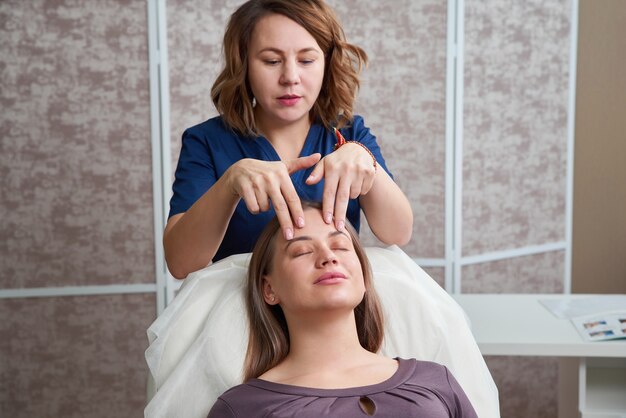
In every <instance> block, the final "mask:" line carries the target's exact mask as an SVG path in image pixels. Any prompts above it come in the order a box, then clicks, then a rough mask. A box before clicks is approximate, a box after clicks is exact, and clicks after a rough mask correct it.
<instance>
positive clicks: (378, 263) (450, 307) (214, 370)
mask: <svg viewBox="0 0 626 418" xmlns="http://www.w3.org/2000/svg"><path fill="white" fill-rule="evenodd" d="M366 252H367V255H368V257H369V260H370V263H371V265H372V270H373V272H374V285H375V286H376V290H377V291H378V293H379V295H380V298H381V303H382V305H383V309H384V312H385V327H386V328H385V340H384V342H383V348H382V353H383V354H385V355H387V356H390V357H403V358H413V357H414V358H417V359H419V360H430V361H436V362H438V363H441V364H444V365H446V366H447V367H448V368H449V369H450V370H451V371H452V373H453V374H454V376H455V377H456V379H457V380H458V381H459V383H460V384H461V386H462V387H463V389H464V390H465V392H466V393H467V396H468V398H469V399H470V401H471V402H472V405H473V406H474V409H475V410H476V412H477V414H478V416H479V417H481V418H492V417H493V418H497V417H499V416H500V413H499V404H498V391H497V389H496V386H495V384H494V382H493V379H492V378H491V374H490V373H489V370H488V369H487V366H486V364H485V362H484V360H483V358H482V356H481V354H480V351H479V349H478V346H477V345H476V342H475V340H474V338H473V336H472V334H471V331H470V327H469V321H468V319H467V317H466V316H465V314H464V312H463V310H462V309H461V307H460V306H459V305H458V304H457V303H456V302H455V301H454V299H452V297H450V295H448V294H447V293H446V292H445V291H444V290H443V289H442V288H441V287H440V286H439V285H438V284H437V283H436V282H435V281H434V280H433V279H432V278H431V277H430V276H428V274H426V272H424V271H423V270H422V269H421V268H420V267H419V266H418V265H417V264H415V263H414V262H413V260H411V259H410V258H409V257H408V256H407V255H406V254H405V253H404V252H402V250H400V249H399V248H398V247H395V246H394V247H390V248H388V249H383V248H367V249H366ZM248 260H249V254H242V255H234V256H231V257H228V258H226V259H224V260H221V261H220V262H218V263H215V264H213V265H211V266H209V267H207V268H205V269H203V270H200V271H197V272H195V273H192V274H190V275H189V276H188V277H187V279H185V282H184V283H183V286H182V287H181V290H180V292H179V293H178V295H177V296H176V298H175V299H174V301H173V302H172V303H171V304H170V305H169V306H168V307H167V309H166V310H165V311H164V312H163V314H162V315H161V316H159V318H157V320H156V321H155V322H154V323H153V324H152V325H151V326H150V328H149V329H148V339H149V341H150V346H149V347H148V349H147V350H146V361H147V363H148V367H149V369H150V375H151V379H152V380H153V381H152V384H153V387H154V389H155V390H156V393H154V396H153V397H152V399H151V400H150V402H149V403H148V405H147V407H146V409H145V411H144V414H145V417H146V418H157V417H167V418H171V417H181V418H183V417H184V418H196V417H198V418H200V417H206V415H207V414H208V412H209V410H210V408H211V406H212V405H213V403H214V402H215V399H216V398H217V397H218V396H219V395H220V394H221V393H222V392H224V391H225V390H226V389H228V388H229V387H231V386H234V385H236V384H239V383H241V369H242V365H243V359H244V355H245V350H246V344H247V330H246V316H245V309H244V296H243V287H244V284H245V275H246V268H247V263H248Z"/></svg>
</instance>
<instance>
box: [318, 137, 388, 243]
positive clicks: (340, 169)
mask: <svg viewBox="0 0 626 418" xmlns="http://www.w3.org/2000/svg"><path fill="white" fill-rule="evenodd" d="M375 176H376V168H375V166H374V162H373V160H372V156H371V155H370V154H369V153H368V152H367V151H366V150H365V149H363V147H362V146H360V145H357V144H354V143H350V142H348V143H346V144H343V145H342V146H341V147H339V149H337V150H335V151H334V152H332V153H330V154H328V155H327V156H325V157H324V158H322V159H321V160H320V162H318V163H317V165H316V166H315V168H314V169H313V171H312V172H311V175H310V176H309V177H308V178H307V180H306V183H307V184H309V185H312V184H317V183H319V182H320V181H321V180H322V178H323V179H324V193H323V196H322V214H323V217H324V221H325V222H326V223H327V224H331V223H332V222H333V218H334V221H335V228H337V230H338V231H342V230H343V228H344V226H345V219H346V212H347V210H348V202H349V200H350V199H356V198H357V197H359V196H362V195H365V194H367V192H369V191H370V189H371V188H372V186H373V184H374V180H375Z"/></svg>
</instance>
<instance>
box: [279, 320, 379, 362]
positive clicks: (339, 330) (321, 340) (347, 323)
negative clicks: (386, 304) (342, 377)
mask: <svg viewBox="0 0 626 418" xmlns="http://www.w3.org/2000/svg"><path fill="white" fill-rule="evenodd" d="M288 326H289V340H290V349H289V354H288V355H287V357H286V358H285V363H288V364H290V365H291V366H293V367H295V368H296V369H297V370H299V371H300V372H301V373H302V374H307V373H313V372H320V371H323V370H336V369H337V368H341V367H346V366H347V365H350V364H354V363H358V362H360V361H362V359H363V357H364V356H369V355H371V353H370V352H369V351H367V350H365V349H364V348H363V347H362V346H361V344H360V343H359V337H358V333H357V330H356V322H355V318H354V311H350V312H349V313H347V314H346V313H342V314H337V313H333V312H325V313H322V314H319V313H315V314H313V315H312V316H311V317H308V318H302V317H298V318H291V320H288Z"/></svg>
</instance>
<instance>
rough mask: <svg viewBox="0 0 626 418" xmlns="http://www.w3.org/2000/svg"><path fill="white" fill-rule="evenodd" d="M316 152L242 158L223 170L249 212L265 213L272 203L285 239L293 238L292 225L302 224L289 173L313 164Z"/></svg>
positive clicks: (301, 212)
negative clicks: (292, 157) (286, 157)
mask: <svg viewBox="0 0 626 418" xmlns="http://www.w3.org/2000/svg"><path fill="white" fill-rule="evenodd" d="M320 157H321V155H320V154H319V153H316V154H312V155H309V156H308V157H300V158H296V159H295V160H289V161H262V160H255V159H251V158H245V159H243V160H239V161H237V162H236V163H235V164H233V165H232V166H231V167H230V168H229V169H228V170H227V171H226V173H225V176H227V181H228V185H229V187H230V189H231V191H232V193H233V194H235V195H237V196H239V197H241V198H242V199H243V200H244V202H245V204H246V207H247V208H248V210H249V211H250V213H255V214H256V213H259V212H266V211H268V210H269V209H270V202H271V205H272V206H273V207H274V210H275V211H276V216H277V218H278V222H279V223H280V226H281V229H282V231H283V235H284V237H285V239H287V240H290V239H292V238H293V228H294V224H295V225H297V226H298V227H302V226H304V213H303V211H302V205H301V203H300V197H299V196H298V193H297V192H296V190H295V188H294V187H293V183H292V182H291V178H289V175H290V174H292V173H294V172H296V171H299V170H304V169H307V168H309V167H312V166H313V165H315V164H316V163H317V162H318V161H319V160H320Z"/></svg>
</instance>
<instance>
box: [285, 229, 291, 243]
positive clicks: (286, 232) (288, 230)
mask: <svg viewBox="0 0 626 418" xmlns="http://www.w3.org/2000/svg"><path fill="white" fill-rule="evenodd" d="M285 239H286V240H287V241H289V240H291V239H293V230H292V229H291V228H287V229H285Z"/></svg>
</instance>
